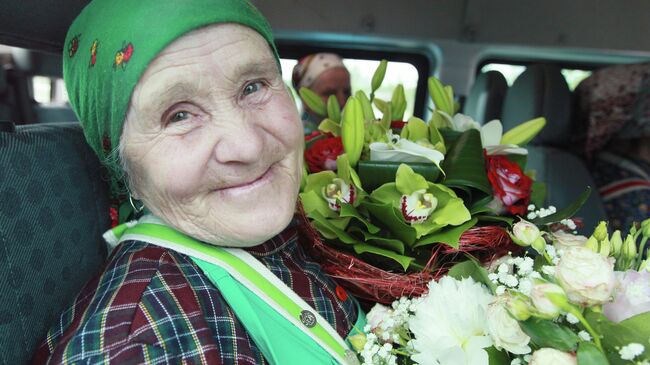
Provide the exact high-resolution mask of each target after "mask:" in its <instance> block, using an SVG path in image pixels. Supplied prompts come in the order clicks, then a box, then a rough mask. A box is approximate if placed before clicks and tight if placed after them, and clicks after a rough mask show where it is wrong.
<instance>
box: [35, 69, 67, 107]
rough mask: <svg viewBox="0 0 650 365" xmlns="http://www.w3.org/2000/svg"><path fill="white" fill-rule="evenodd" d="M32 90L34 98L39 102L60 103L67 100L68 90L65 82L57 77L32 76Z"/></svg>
mask: <svg viewBox="0 0 650 365" xmlns="http://www.w3.org/2000/svg"><path fill="white" fill-rule="evenodd" d="M32 90H33V92H34V100H35V101H36V102H37V103H39V104H46V105H47V104H57V105H62V104H65V103H67V102H68V92H67V90H66V89H65V82H63V79H61V78H58V77H47V76H34V77H32Z"/></svg>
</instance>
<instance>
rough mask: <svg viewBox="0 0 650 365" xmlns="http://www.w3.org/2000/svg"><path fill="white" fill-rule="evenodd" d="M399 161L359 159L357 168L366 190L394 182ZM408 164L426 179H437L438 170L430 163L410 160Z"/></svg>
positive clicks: (438, 175)
mask: <svg viewBox="0 0 650 365" xmlns="http://www.w3.org/2000/svg"><path fill="white" fill-rule="evenodd" d="M400 165H401V163H399V162H391V161H359V163H358V164H357V169H358V171H359V176H360V178H361V180H362V181H363V188H364V189H365V190H366V191H373V190H375V189H377V188H379V187H380V186H382V185H384V184H386V183H394V182H395V175H396V174H397V169H398V168H399V166H400ZM409 166H410V167H411V168H412V169H413V171H415V172H416V173H418V174H420V175H422V176H424V178H425V179H427V181H437V180H438V178H439V177H440V170H439V169H438V167H437V166H436V165H435V164H432V163H416V162H410V163H409Z"/></svg>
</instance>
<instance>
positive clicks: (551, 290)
mask: <svg viewBox="0 0 650 365" xmlns="http://www.w3.org/2000/svg"><path fill="white" fill-rule="evenodd" d="M546 294H560V295H562V296H564V300H565V301H566V294H565V293H564V290H563V289H562V288H561V287H560V286H558V285H555V284H551V283H539V284H535V285H534V286H533V289H532V290H531V292H530V298H531V299H532V301H533V305H534V306H535V308H536V309H537V310H538V311H539V312H540V313H541V314H542V315H544V316H547V317H550V318H555V317H557V316H558V315H559V314H560V312H561V311H562V309H561V308H559V307H558V306H557V305H555V304H554V303H553V302H552V301H551V300H550V299H549V298H548V297H547V296H546Z"/></svg>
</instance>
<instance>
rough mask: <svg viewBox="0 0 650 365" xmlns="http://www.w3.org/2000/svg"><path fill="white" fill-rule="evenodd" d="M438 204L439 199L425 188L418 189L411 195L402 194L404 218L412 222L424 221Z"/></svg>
mask: <svg viewBox="0 0 650 365" xmlns="http://www.w3.org/2000/svg"><path fill="white" fill-rule="evenodd" d="M437 206H438V199H436V197H435V196H433V194H431V193H427V192H426V190H425V189H421V190H417V191H415V192H413V193H412V194H410V195H402V201H401V210H402V215H404V219H405V220H406V221H407V222H410V223H411V224H414V223H422V222H424V221H425V220H427V218H429V215H431V213H433V211H434V210H435V209H436V207H437Z"/></svg>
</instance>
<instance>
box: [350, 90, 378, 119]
mask: <svg viewBox="0 0 650 365" xmlns="http://www.w3.org/2000/svg"><path fill="white" fill-rule="evenodd" d="M354 96H355V97H356V98H357V99H359V102H360V103H361V109H362V110H363V118H364V119H365V120H366V121H372V120H375V112H374V111H373V110H372V104H371V103H370V100H369V99H368V96H366V93H364V92H363V91H362V90H359V91H357V92H356V94H354Z"/></svg>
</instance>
